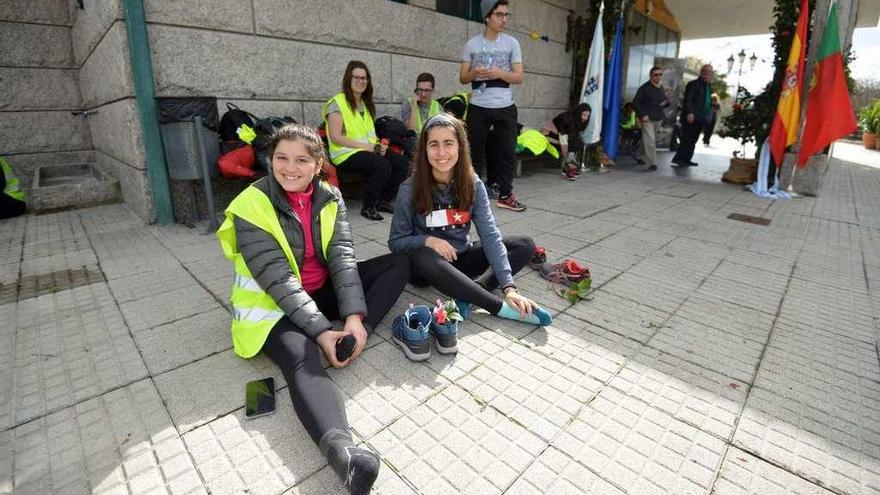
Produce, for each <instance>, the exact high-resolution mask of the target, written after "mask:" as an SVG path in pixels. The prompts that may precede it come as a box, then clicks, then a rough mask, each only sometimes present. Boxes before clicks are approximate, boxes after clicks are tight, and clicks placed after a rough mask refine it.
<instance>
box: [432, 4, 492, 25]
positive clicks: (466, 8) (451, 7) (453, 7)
mask: <svg viewBox="0 0 880 495" xmlns="http://www.w3.org/2000/svg"><path fill="white" fill-rule="evenodd" d="M437 12H440V13H441V14H447V15H453V16H455V17H461V18H462V19H467V20H469V21H477V22H483V18H482V16H481V15H480V1H479V0H437Z"/></svg>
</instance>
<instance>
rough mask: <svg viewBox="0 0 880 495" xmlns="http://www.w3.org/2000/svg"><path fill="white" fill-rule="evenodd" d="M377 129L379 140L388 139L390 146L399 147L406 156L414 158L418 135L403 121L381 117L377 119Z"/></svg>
mask: <svg viewBox="0 0 880 495" xmlns="http://www.w3.org/2000/svg"><path fill="white" fill-rule="evenodd" d="M375 127H376V136H377V137H378V138H379V139H387V140H388V144H391V145H394V146H399V147H400V148H401V149H402V150H403V155H404V156H407V157H410V156H412V154H413V151H414V150H415V147H416V133H415V131H413V130H411V129H407V128H406V125H404V123H403V121H401V120H400V119H395V118H394V117H388V116H384V117H379V118H378V119H376V122H375Z"/></svg>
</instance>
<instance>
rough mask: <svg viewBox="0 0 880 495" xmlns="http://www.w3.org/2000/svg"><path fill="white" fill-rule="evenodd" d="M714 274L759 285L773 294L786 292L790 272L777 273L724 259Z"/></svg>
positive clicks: (714, 275)
mask: <svg viewBox="0 0 880 495" xmlns="http://www.w3.org/2000/svg"><path fill="white" fill-rule="evenodd" d="M712 276H713V277H721V278H723V279H727V280H733V281H734V282H741V283H744V284H748V285H757V286H759V287H761V288H762V289H764V290H766V291H768V292H771V293H773V294H778V293H782V292H784V291H785V287H786V286H787V285H788V278H789V277H788V274H777V273H774V272H772V271H766V270H763V269H761V268H757V267H753V266H750V265H744V264H739V263H734V262H732V261H730V260H724V261H722V262H721V264H720V265H718V268H716V269H715V271H714V272H712Z"/></svg>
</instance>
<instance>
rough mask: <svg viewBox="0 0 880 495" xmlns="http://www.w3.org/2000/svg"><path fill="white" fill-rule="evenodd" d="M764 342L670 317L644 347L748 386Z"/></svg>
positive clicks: (755, 369) (678, 317)
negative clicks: (646, 346)
mask: <svg viewBox="0 0 880 495" xmlns="http://www.w3.org/2000/svg"><path fill="white" fill-rule="evenodd" d="M764 344H765V343H764V342H756V341H754V340H751V339H747V338H744V337H741V336H736V335H730V334H729V333H728V332H727V331H725V330H720V329H716V328H714V327H710V326H708V325H705V324H702V323H697V322H694V321H691V320H687V319H684V318H682V317H680V316H677V315H676V316H673V317H672V318H671V319H669V321H667V322H666V323H665V324H664V325H663V327H662V328H660V330H659V331H658V332H657V333H656V334H655V335H654V337H652V338H651V340H649V341H648V346H650V347H653V348H654V349H657V350H659V351H663V352H665V353H667V354H672V355H673V356H677V357H679V358H681V359H683V360H685V361H688V362H690V363H693V364H696V365H699V366H702V367H704V368H707V369H710V370H713V371H716V372H718V373H720V374H722V375H724V376H729V377H731V378H735V379H736V380H739V381H742V382H745V383H752V379H753V378H754V376H755V372H756V371H757V368H758V363H759V362H760V360H761V352H762V351H763V349H764Z"/></svg>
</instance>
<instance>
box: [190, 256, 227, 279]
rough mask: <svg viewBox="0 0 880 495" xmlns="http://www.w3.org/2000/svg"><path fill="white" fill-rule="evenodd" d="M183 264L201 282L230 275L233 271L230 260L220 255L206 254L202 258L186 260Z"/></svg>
mask: <svg viewBox="0 0 880 495" xmlns="http://www.w3.org/2000/svg"><path fill="white" fill-rule="evenodd" d="M183 266H184V268H186V271H188V272H189V273H190V274H191V275H192V276H193V277H195V278H196V280H198V281H199V282H201V283H204V282H205V281H206V280H211V279H216V278H220V277H225V276H227V275H228V276H230V277H231V276H232V274H233V273H234V271H233V268H232V262H230V261H229V260H227V259H226V258H224V257H223V256H222V255H217V256H207V257H205V259H202V260H198V261H190V262H186V263H184V264H183Z"/></svg>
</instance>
